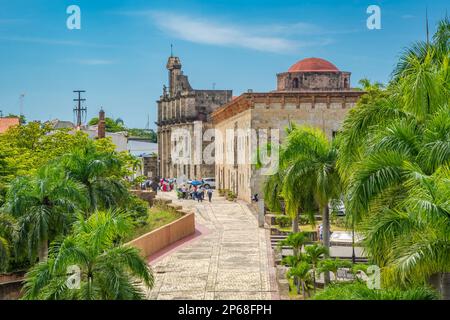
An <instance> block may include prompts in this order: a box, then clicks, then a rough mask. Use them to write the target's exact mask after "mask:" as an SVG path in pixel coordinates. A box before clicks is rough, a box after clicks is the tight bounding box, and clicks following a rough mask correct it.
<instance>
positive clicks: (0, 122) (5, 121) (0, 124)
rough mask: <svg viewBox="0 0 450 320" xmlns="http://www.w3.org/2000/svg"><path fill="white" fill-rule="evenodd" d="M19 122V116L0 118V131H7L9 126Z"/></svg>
mask: <svg viewBox="0 0 450 320" xmlns="http://www.w3.org/2000/svg"><path fill="white" fill-rule="evenodd" d="M19 124H20V120H19V118H0V133H5V132H6V131H7V130H8V129H9V128H11V127H14V126H18V125H19Z"/></svg>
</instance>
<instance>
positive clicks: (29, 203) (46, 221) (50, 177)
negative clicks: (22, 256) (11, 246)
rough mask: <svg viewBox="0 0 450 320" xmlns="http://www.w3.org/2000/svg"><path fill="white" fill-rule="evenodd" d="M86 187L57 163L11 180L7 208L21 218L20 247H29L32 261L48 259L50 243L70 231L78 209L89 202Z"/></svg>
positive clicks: (19, 220) (17, 217) (19, 222)
mask: <svg viewBox="0 0 450 320" xmlns="http://www.w3.org/2000/svg"><path fill="white" fill-rule="evenodd" d="M85 194H86V191H85V189H84V187H83V186H82V185H81V184H79V183H77V182H75V181H74V180H72V179H70V178H68V177H67V175H66V173H65V172H64V171H63V170H62V169H61V168H59V167H56V166H50V165H49V166H45V167H43V168H41V169H40V170H39V171H38V173H37V174H36V175H33V176H29V177H19V178H17V179H15V180H14V181H13V182H12V183H11V187H10V189H9V190H8V193H7V197H6V211H8V212H9V213H10V214H11V215H12V216H13V217H15V218H16V219H17V223H18V229H19V235H18V237H19V239H18V244H17V245H16V246H18V247H28V255H29V257H30V261H32V262H33V260H34V257H35V256H36V252H37V256H38V258H39V261H44V260H45V259H46V258H47V254H48V244H49V242H50V241H52V240H54V239H55V238H56V237H57V236H59V235H62V234H66V233H67V232H68V231H69V228H70V225H71V222H72V221H73V218H74V213H75V212H76V210H78V209H83V208H84V207H85V205H86V197H85Z"/></svg>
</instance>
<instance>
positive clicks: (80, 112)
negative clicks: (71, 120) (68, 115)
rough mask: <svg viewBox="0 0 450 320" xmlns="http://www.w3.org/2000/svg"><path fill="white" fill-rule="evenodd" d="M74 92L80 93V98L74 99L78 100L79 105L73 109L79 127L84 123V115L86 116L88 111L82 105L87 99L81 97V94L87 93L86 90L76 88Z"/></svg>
mask: <svg viewBox="0 0 450 320" xmlns="http://www.w3.org/2000/svg"><path fill="white" fill-rule="evenodd" d="M73 92H74V93H77V94H78V98H77V99H73V101H75V102H77V106H76V107H75V108H74V109H73V113H74V114H75V118H76V121H77V127H78V128H79V127H81V125H82V119H83V116H84V117H86V113H87V108H86V107H82V106H81V103H82V102H84V101H86V99H82V98H81V94H82V93H85V92H86V91H84V90H74V91H73Z"/></svg>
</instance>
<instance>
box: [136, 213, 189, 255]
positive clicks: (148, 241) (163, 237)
mask: <svg viewBox="0 0 450 320" xmlns="http://www.w3.org/2000/svg"><path fill="white" fill-rule="evenodd" d="M183 214H184V216H183V217H181V218H180V219H178V220H175V221H173V222H171V223H169V224H167V225H165V226H163V227H161V228H158V229H156V230H153V231H151V232H149V233H147V234H144V235H142V236H140V237H139V238H137V239H134V240H132V241H130V242H128V243H127V245H130V246H133V247H136V248H138V249H139V250H140V251H141V253H142V255H143V256H145V257H150V256H151V255H153V254H155V253H157V252H158V251H160V250H162V249H164V248H167V247H168V246H170V245H171V244H173V243H175V242H177V241H178V240H181V239H183V238H185V237H188V236H190V235H193V234H194V233H195V214H194V213H185V212H183Z"/></svg>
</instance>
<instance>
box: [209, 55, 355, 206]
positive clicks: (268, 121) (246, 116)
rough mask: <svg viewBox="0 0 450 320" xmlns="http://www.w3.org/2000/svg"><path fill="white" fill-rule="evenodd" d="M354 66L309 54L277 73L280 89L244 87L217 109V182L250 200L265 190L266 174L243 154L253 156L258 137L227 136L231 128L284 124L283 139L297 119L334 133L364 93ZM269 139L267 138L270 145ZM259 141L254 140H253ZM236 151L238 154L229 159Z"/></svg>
mask: <svg viewBox="0 0 450 320" xmlns="http://www.w3.org/2000/svg"><path fill="white" fill-rule="evenodd" d="M350 75H351V74H350V72H344V71H340V70H339V69H338V68H336V66H334V65H333V64H332V63H330V62H328V61H325V60H323V59H318V58H309V59H305V60H301V61H299V62H297V63H295V64H294V65H293V66H292V67H291V68H289V70H288V71H287V72H283V73H280V74H278V75H277V80H278V83H277V90H275V91H272V92H265V93H253V92H248V93H244V94H242V95H241V96H239V97H238V98H236V99H233V100H232V101H230V102H228V103H227V104H225V105H224V106H222V107H221V108H220V109H217V110H215V111H214V112H213V114H212V120H213V124H214V127H215V129H217V130H218V131H219V132H220V136H221V137H225V138H222V139H217V138H216V150H215V152H216V158H219V157H220V160H218V159H216V169H215V173H216V186H217V188H220V189H228V190H232V191H233V192H235V193H236V194H237V196H238V198H240V199H242V200H245V201H250V200H251V197H252V195H254V194H256V193H258V194H259V195H260V197H261V196H262V185H263V181H264V176H263V175H262V174H261V172H260V170H259V169H257V168H256V166H255V165H254V164H252V163H251V161H246V162H245V163H242V161H238V160H237V159H238V156H236V154H238V155H244V158H245V159H249V158H251V154H252V152H253V151H254V150H255V144H256V143H257V142H256V141H258V139H259V140H260V139H261V136H263V135H264V134H265V133H263V134H262V135H260V134H258V139H257V140H256V141H255V140H252V139H251V137H249V136H247V137H245V136H239V135H237V134H235V135H233V136H231V139H230V138H229V136H227V130H228V131H229V129H243V130H248V129H250V128H251V129H255V130H256V132H258V130H260V129H269V130H268V131H267V132H268V133H267V135H270V134H271V133H270V132H271V131H270V129H279V139H280V140H282V139H283V137H284V136H285V128H286V127H287V126H288V124H289V122H290V121H292V122H294V123H297V124H300V125H302V124H307V125H311V126H314V127H318V128H321V129H322V130H324V132H325V133H326V134H327V135H328V136H329V137H330V138H332V137H333V136H334V135H335V134H336V133H337V132H338V131H339V130H340V127H341V124H342V122H343V120H344V118H345V116H346V114H347V112H348V111H349V110H350V109H351V108H352V107H353V106H354V105H355V103H356V102H357V100H358V98H359V97H360V96H361V95H362V94H363V93H364V92H362V91H360V90H357V89H352V88H351V87H350ZM265 143H266V142H264V145H265ZM252 144H253V145H252ZM230 150H231V151H232V152H233V154H234V160H232V161H231V162H230V161H224V158H225V157H224V154H225V153H227V152H229V151H230Z"/></svg>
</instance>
